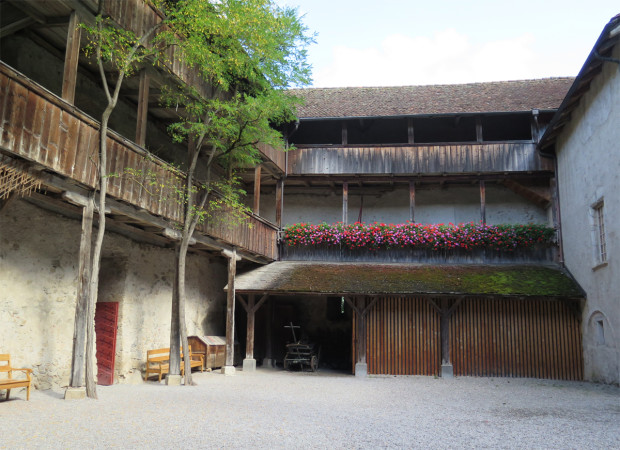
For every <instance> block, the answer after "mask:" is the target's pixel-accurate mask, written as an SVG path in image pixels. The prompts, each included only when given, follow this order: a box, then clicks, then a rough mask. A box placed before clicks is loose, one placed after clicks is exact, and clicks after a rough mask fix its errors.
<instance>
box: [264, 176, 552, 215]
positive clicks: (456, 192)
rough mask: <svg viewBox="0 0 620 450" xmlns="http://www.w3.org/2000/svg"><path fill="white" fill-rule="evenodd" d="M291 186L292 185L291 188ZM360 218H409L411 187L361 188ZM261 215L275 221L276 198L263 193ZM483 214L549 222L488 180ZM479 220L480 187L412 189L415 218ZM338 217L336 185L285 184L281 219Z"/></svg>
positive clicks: (353, 205)
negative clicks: (302, 189)
mask: <svg viewBox="0 0 620 450" xmlns="http://www.w3.org/2000/svg"><path fill="white" fill-rule="evenodd" d="M291 191H292V190H291ZM363 192H364V204H363V208H362V221H363V222H385V223H404V222H406V221H407V220H409V189H408V188H406V187H399V186H397V187H396V188H395V189H393V190H392V189H389V188H387V189H384V190H380V189H379V188H369V189H365V190H364V191H363ZM360 206H361V196H360V190H359V188H355V189H352V188H350V192H349V212H348V214H349V222H355V221H357V219H358V218H359V212H360ZM260 214H261V216H263V217H265V218H267V219H268V220H272V221H274V220H275V198H274V197H273V195H265V196H262V197H261V208H260ZM486 215H487V222H488V223H490V224H500V223H547V222H548V218H547V213H546V211H545V210H544V209H542V208H539V207H538V206H536V205H533V204H531V203H529V202H528V201H527V200H525V199H524V198H522V197H520V196H519V195H517V194H515V193H514V192H512V191H511V190H509V189H507V188H505V187H503V186H499V185H493V184H488V185H487V187H486ZM479 220H480V189H479V188H478V186H448V187H445V188H443V189H439V188H436V189H429V188H424V189H418V190H417V191H416V208H415V221H416V222H421V223H450V222H452V223H462V222H472V221H473V222H478V221H479ZM340 221H342V193H341V192H340V191H338V190H336V191H332V192H330V191H327V190H321V191H319V190H316V189H315V190H311V189H308V193H299V192H298V191H292V192H290V193H287V189H286V187H285V188H284V210H283V218H282V223H283V224H293V223H298V222H307V223H321V222H327V223H333V222H340Z"/></svg>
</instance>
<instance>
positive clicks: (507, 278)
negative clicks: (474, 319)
mask: <svg viewBox="0 0 620 450" xmlns="http://www.w3.org/2000/svg"><path fill="white" fill-rule="evenodd" d="M235 291H236V292H239V293H251V292H254V293H258V292H262V293H272V294H293V293H295V294H324V295H326V294H338V295H343V294H366V295H373V294H399V295H406V294H418V295H420V294H435V295H446V294H451V295H493V296H498V295H499V296H520V297H523V296H527V297H552V298H558V297H563V298H581V297H583V293H582V291H581V289H580V288H579V286H578V285H577V284H576V283H575V281H574V280H573V279H572V278H570V277H569V276H567V275H566V274H565V273H564V272H562V271H561V270H560V269H559V268H558V267H556V266H532V265H514V266H512V265H510V266H509V265H501V266H497V265H496V266H490V265H429V264H374V263H325V262H316V261H314V262H309V261H303V262H302V261H278V262H274V263H271V264H268V265H266V266H262V267H259V268H257V269H255V270H252V271H250V272H247V273H244V274H241V275H239V276H238V277H237V279H236V281H235Z"/></svg>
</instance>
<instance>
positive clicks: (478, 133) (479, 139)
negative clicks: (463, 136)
mask: <svg viewBox="0 0 620 450" xmlns="http://www.w3.org/2000/svg"><path fill="white" fill-rule="evenodd" d="M482 140H483V136H482V117H479V116H478V117H476V142H482Z"/></svg>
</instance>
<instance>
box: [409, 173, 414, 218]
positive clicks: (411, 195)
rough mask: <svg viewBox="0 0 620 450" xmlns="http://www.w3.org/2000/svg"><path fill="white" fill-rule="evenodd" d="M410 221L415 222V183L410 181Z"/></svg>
mask: <svg viewBox="0 0 620 450" xmlns="http://www.w3.org/2000/svg"><path fill="white" fill-rule="evenodd" d="M409 220H410V221H411V223H414V222H415V181H413V180H409Z"/></svg>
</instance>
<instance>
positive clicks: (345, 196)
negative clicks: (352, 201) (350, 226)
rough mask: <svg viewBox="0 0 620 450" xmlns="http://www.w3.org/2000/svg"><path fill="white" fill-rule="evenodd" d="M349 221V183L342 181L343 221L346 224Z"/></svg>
mask: <svg viewBox="0 0 620 450" xmlns="http://www.w3.org/2000/svg"><path fill="white" fill-rule="evenodd" d="M348 221H349V183H348V182H346V181H345V182H343V183H342V223H343V224H344V225H346V224H347V222H348Z"/></svg>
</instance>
